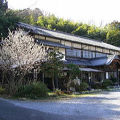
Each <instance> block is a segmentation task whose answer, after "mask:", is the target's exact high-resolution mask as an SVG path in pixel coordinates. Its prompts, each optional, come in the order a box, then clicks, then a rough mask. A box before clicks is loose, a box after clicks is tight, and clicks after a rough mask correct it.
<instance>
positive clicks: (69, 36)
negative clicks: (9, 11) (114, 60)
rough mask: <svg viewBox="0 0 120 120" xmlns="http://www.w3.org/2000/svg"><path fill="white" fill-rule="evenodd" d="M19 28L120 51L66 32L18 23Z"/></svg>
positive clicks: (114, 47)
mask: <svg viewBox="0 0 120 120" xmlns="http://www.w3.org/2000/svg"><path fill="white" fill-rule="evenodd" d="M18 26H20V27H23V28H26V29H28V30H32V32H34V33H36V34H39V35H44V36H49V37H55V38H59V39H64V40H68V41H73V42H79V43H84V44H89V45H93V46H99V47H102V48H107V49H113V50H117V51H120V48H119V47H116V46H113V45H110V44H107V43H104V42H102V41H97V40H92V39H89V38H84V37H81V36H75V35H72V34H68V33H64V32H58V31H53V30H48V29H44V28H40V27H37V26H32V25H29V24H26V23H21V22H19V23H18Z"/></svg>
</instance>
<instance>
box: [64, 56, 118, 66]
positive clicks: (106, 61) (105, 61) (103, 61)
mask: <svg viewBox="0 0 120 120" xmlns="http://www.w3.org/2000/svg"><path fill="white" fill-rule="evenodd" d="M115 59H118V60H120V59H119V58H118V56H116V55H109V56H107V57H100V58H94V59H91V60H74V59H67V61H66V64H76V65H83V66H103V65H110V64H111V63H112V61H113V60H115Z"/></svg>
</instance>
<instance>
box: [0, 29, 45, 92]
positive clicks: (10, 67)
mask: <svg viewBox="0 0 120 120" xmlns="http://www.w3.org/2000/svg"><path fill="white" fill-rule="evenodd" d="M45 56H46V49H45V47H44V46H43V45H40V44H39V45H38V44H37V43H35V41H34V38H33V37H31V36H30V35H28V33H26V32H25V31H23V30H21V29H19V30H17V31H15V32H11V31H9V35H8V37H7V38H6V39H4V40H2V42H1V50H0V65H1V68H2V70H3V71H4V72H7V73H8V74H7V76H6V78H7V82H8V85H9V88H10V92H13V91H14V90H15V87H17V86H18V85H21V84H22V83H23V79H24V76H25V75H26V73H27V72H28V71H30V70H32V69H34V67H35V65H36V64H40V63H41V62H42V61H44V60H45ZM16 75H17V76H19V77H17V78H16ZM3 81H4V80H3Z"/></svg>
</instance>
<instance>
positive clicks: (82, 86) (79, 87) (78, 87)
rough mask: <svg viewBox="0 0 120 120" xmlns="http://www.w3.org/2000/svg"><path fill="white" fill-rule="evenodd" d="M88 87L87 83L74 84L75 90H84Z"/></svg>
mask: <svg viewBox="0 0 120 120" xmlns="http://www.w3.org/2000/svg"><path fill="white" fill-rule="evenodd" d="M88 87H89V85H88V84H87V83H85V82H82V83H81V84H80V85H78V84H77V85H76V86H75V90H76V91H77V92H81V91H86V90H87V88H88Z"/></svg>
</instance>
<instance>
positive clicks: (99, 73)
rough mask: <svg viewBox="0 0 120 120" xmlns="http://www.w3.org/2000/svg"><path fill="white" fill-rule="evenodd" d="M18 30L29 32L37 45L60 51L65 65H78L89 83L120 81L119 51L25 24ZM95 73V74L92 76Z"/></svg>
mask: <svg viewBox="0 0 120 120" xmlns="http://www.w3.org/2000/svg"><path fill="white" fill-rule="evenodd" d="M18 26H19V27H21V28H24V29H25V30H27V31H29V33H30V34H31V35H32V36H33V37H34V38H35V41H36V42H37V43H38V44H43V45H45V46H48V47H49V49H53V48H58V49H59V51H60V52H62V53H63V54H64V61H65V64H69V63H72V64H76V65H79V66H80V70H81V71H82V72H83V73H85V74H84V76H83V77H86V76H87V78H89V80H91V79H92V80H96V79H97V80H100V81H101V80H103V79H109V78H110V77H116V78H117V79H118V81H119V79H120V48H119V47H116V46H113V45H110V44H107V43H104V42H102V41H97V40H93V39H90V38H85V37H81V36H76V35H73V34H68V33H64V32H59V31H53V30H48V29H43V28H40V27H37V26H32V25H29V24H25V23H21V22H20V23H18ZM93 73H94V74H93Z"/></svg>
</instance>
